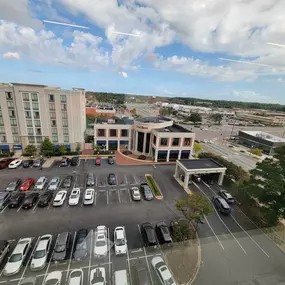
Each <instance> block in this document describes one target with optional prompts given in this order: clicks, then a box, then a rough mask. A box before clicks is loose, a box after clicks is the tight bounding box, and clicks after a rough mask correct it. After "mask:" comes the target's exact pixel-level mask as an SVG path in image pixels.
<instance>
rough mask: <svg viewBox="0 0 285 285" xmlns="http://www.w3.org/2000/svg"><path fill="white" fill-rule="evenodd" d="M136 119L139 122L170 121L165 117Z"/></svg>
mask: <svg viewBox="0 0 285 285" xmlns="http://www.w3.org/2000/svg"><path fill="white" fill-rule="evenodd" d="M136 121H137V122H141V123H163V122H170V121H172V120H171V119H169V118H165V117H144V118H138V119H136Z"/></svg>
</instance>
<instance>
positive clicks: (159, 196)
mask: <svg viewBox="0 0 285 285" xmlns="http://www.w3.org/2000/svg"><path fill="white" fill-rule="evenodd" d="M144 176H145V177H147V176H151V177H152V179H153V181H154V183H155V184H156V187H157V188H158V190H159V192H160V194H161V195H155V194H154V193H152V194H153V196H154V197H155V199H157V200H162V199H163V194H162V192H161V189H160V187H159V186H158V184H157V183H156V180H155V179H154V178H153V176H152V175H151V174H145V175H144ZM147 184H148V183H147ZM149 188H150V187H149ZM151 192H152V191H151Z"/></svg>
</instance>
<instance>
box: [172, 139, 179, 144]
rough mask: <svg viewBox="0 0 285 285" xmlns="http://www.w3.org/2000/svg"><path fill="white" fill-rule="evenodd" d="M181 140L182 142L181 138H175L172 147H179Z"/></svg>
mask: <svg viewBox="0 0 285 285" xmlns="http://www.w3.org/2000/svg"><path fill="white" fill-rule="evenodd" d="M179 140H180V139H179V138H173V139H172V145H173V146H178V145H179Z"/></svg>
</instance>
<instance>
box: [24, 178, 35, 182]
mask: <svg viewBox="0 0 285 285" xmlns="http://www.w3.org/2000/svg"><path fill="white" fill-rule="evenodd" d="M32 180H34V178H27V179H25V180H24V183H25V182H30V181H32Z"/></svg>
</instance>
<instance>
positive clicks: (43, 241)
mask: <svg viewBox="0 0 285 285" xmlns="http://www.w3.org/2000/svg"><path fill="white" fill-rule="evenodd" d="M42 238H44V239H40V241H39V244H38V246H37V250H42V249H46V247H47V244H48V241H49V239H47V237H46V236H43V237H42Z"/></svg>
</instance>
